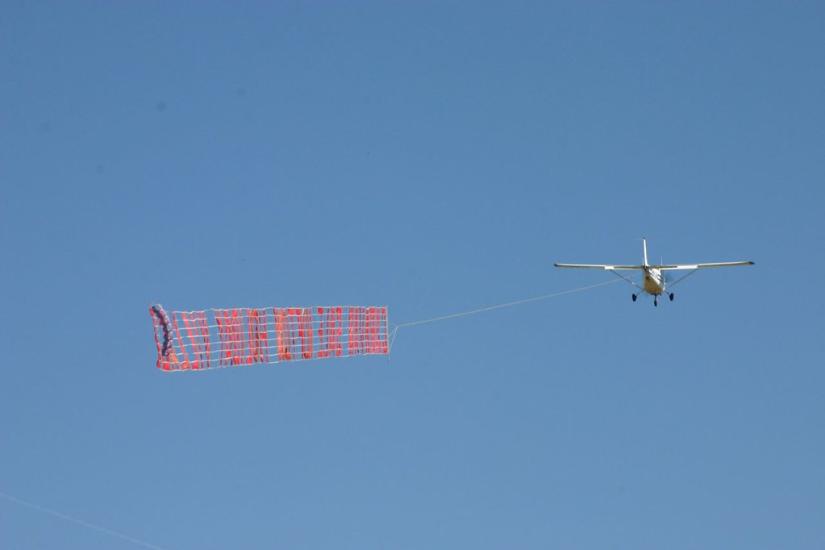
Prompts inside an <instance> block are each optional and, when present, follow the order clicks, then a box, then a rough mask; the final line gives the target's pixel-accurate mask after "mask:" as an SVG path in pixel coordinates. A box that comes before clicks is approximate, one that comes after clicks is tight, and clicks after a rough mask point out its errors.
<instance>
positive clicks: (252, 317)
mask: <svg viewBox="0 0 825 550" xmlns="http://www.w3.org/2000/svg"><path fill="white" fill-rule="evenodd" d="M246 326H247V332H248V336H249V337H248V341H249V353H248V354H247V356H246V363H247V364H248V365H249V364H252V363H265V362H266V361H267V355H268V353H267V352H268V349H267V344H268V342H267V336H268V335H267V331H266V311H265V310H258V309H250V310H249V311H248V312H247V319H246Z"/></svg>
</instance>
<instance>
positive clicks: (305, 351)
mask: <svg viewBox="0 0 825 550" xmlns="http://www.w3.org/2000/svg"><path fill="white" fill-rule="evenodd" d="M299 311H300V313H299V322H298V337H299V338H300V339H301V356H302V357H303V358H304V359H312V348H313V346H312V344H313V331H312V310H311V309H309V308H303V309H300V310H299Z"/></svg>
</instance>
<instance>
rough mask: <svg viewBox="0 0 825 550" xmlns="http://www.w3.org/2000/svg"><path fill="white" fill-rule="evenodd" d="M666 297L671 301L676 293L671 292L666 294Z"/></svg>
mask: <svg viewBox="0 0 825 550" xmlns="http://www.w3.org/2000/svg"><path fill="white" fill-rule="evenodd" d="M667 297H668V298H670V301H671V302H672V301H673V298H675V297H676V295H675V294H673V293H672V292H671V293H670V294H668V295H667Z"/></svg>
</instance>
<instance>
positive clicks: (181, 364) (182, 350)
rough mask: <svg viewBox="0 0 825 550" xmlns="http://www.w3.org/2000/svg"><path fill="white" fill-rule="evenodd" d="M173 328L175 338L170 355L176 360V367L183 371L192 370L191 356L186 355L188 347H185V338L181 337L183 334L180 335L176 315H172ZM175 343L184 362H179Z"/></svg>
mask: <svg viewBox="0 0 825 550" xmlns="http://www.w3.org/2000/svg"><path fill="white" fill-rule="evenodd" d="M172 327H173V328H174V334H175V338H174V340H173V341H172V343H171V347H170V354H169V355H170V356H171V358H173V359H174V361H175V363H174V365H175V366H177V367H179V368H180V369H182V370H188V369H189V368H190V363H189V354H188V353H186V345H185V342H184V340H183V337H181V334H180V328H179V327H178V317H177V315H174V314H173V315H172ZM175 342H177V344H178V348H179V349H180V353H181V355H183V361H182V362H181V361H179V360H178V358H177V356H176V355H175V353H174V348H175Z"/></svg>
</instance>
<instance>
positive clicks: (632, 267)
mask: <svg viewBox="0 0 825 550" xmlns="http://www.w3.org/2000/svg"><path fill="white" fill-rule="evenodd" d="M553 265H555V266H556V267H572V268H576V269H606V270H607V271H619V270H637V271H641V270H643V269H644V267H643V266H641V265H609V264H559V263H556V264H553Z"/></svg>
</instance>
